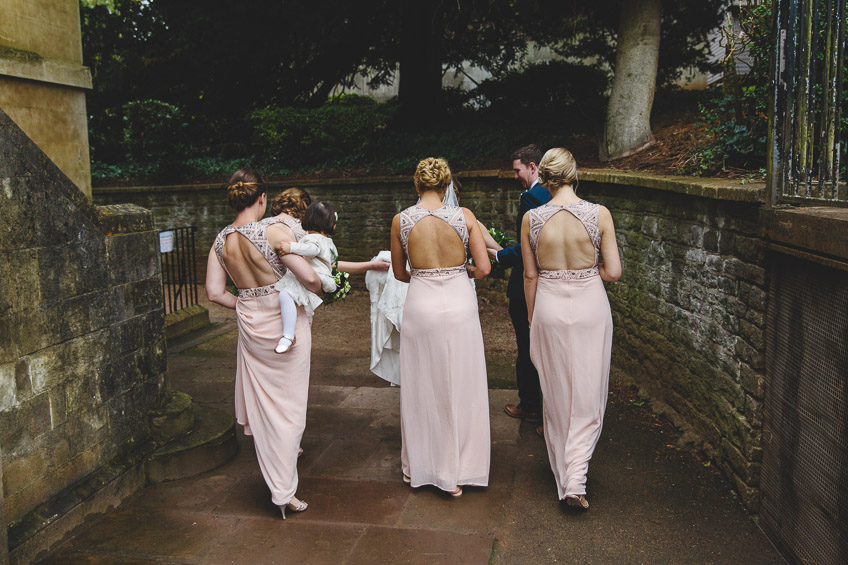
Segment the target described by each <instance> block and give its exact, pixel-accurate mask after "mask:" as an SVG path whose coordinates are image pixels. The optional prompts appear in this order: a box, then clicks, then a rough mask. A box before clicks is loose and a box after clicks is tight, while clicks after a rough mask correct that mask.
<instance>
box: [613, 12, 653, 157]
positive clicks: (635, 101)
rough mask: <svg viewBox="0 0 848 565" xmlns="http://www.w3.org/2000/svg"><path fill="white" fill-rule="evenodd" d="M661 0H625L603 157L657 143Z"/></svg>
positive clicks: (620, 22)
mask: <svg viewBox="0 0 848 565" xmlns="http://www.w3.org/2000/svg"><path fill="white" fill-rule="evenodd" d="M661 18H662V0H625V1H624V2H622V7H621V20H620V21H619V25H618V47H617V50H616V54H615V77H614V78H613V82H612V92H611V94H610V99H609V106H608V107H607V119H606V124H605V127H604V135H603V138H602V139H601V146H600V148H599V156H600V159H601V161H609V160H610V159H619V158H621V157H626V156H628V155H632V154H634V153H638V152H639V151H641V150H643V149H645V148H646V147H649V146H651V145H653V144H654V135H653V134H652V133H651V106H652V105H653V103H654V90H655V89H656V83H657V61H658V60H659V51H660V50H659V47H660V20H661Z"/></svg>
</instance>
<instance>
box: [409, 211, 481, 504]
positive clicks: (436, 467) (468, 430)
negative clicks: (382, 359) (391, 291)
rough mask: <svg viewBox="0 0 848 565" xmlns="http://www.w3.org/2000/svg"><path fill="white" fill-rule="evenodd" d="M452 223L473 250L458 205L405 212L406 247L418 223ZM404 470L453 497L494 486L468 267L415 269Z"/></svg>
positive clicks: (414, 482) (416, 484)
mask: <svg viewBox="0 0 848 565" xmlns="http://www.w3.org/2000/svg"><path fill="white" fill-rule="evenodd" d="M427 216H434V217H436V218H439V219H442V220H444V221H445V222H447V223H448V224H450V225H451V226H452V227H453V228H454V230H456V232H457V234H458V235H459V236H460V238H461V239H462V241H463V243H464V244H465V246H466V248H467V246H468V228H467V226H466V225H465V216H464V214H463V212H462V209H461V208H459V207H457V206H443V207H441V208H438V209H436V210H427V209H425V208H421V207H420V206H412V207H411V208H407V209H406V210H404V211H403V212H401V242H402V244H403V247H404V250H406V247H407V243H408V240H409V233H410V232H411V231H412V228H413V227H414V226H415V224H416V222H418V221H419V220H420V219H422V218H424V217H427ZM400 403H401V408H400V415H401V438H402V447H401V465H402V467H403V473H404V474H405V475H407V476H408V477H410V478H411V486H413V487H419V486H422V485H434V486H436V487H438V488H440V489H442V490H444V491H448V492H452V491H455V490H456V489H457V487H458V486H461V485H474V486H487V485H488V484H489V458H490V436H489V397H488V382H487V378H486V357H485V353H484V351H483V333H482V331H481V329H480V317H479V313H478V310H477V296H476V294H475V292H474V289H473V287H472V286H471V281H470V280H469V278H468V273H467V271H466V269H465V265H464V264H463V265H458V266H456V267H449V268H444V269H413V270H412V281H411V282H410V285H409V292H408V293H407V296H406V303H405V305H404V310H403V325H402V327H401V332H400Z"/></svg>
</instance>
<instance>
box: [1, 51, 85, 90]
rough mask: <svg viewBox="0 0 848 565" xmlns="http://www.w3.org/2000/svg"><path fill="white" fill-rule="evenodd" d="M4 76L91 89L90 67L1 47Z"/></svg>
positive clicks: (2, 72) (2, 73)
mask: <svg viewBox="0 0 848 565" xmlns="http://www.w3.org/2000/svg"><path fill="white" fill-rule="evenodd" d="M2 75H5V76H8V77H14V78H22V79H27V80H36V81H39V82H48V83H51V84H59V85H62V86H70V87H73V88H83V89H90V88H91V71H89V69H88V67H84V66H82V65H79V64H77V63H73V62H70V61H62V60H59V59H51V58H48V57H43V56H42V55H39V54H38V53H35V52H32V51H24V50H21V49H14V48H12V47H5V46H0V76H2Z"/></svg>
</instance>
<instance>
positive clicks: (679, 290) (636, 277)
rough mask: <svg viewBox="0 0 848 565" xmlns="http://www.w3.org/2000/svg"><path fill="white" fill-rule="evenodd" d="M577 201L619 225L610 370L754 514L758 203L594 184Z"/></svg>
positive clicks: (758, 409)
mask: <svg viewBox="0 0 848 565" xmlns="http://www.w3.org/2000/svg"><path fill="white" fill-rule="evenodd" d="M690 192H691V191H690ZM580 193H581V194H582V195H583V196H584V197H585V198H587V199H589V200H592V201H596V202H599V203H601V204H604V205H605V206H607V207H608V208H609V209H610V211H611V212H612V215H613V219H614V221H615V224H616V236H617V240H618V245H619V249H620V252H621V258H622V267H623V275H622V278H621V280H620V281H619V282H618V283H616V284H614V285H609V284H608V285H607V291H608V293H609V298H610V303H611V305H612V310H613V320H614V324H615V335H614V338H613V360H612V364H613V370H614V371H616V372H618V373H619V374H622V375H626V376H627V377H629V378H632V379H633V380H634V381H635V382H636V383H637V384H638V385H639V386H640V387H642V388H643V389H644V390H645V391H646V392H647V393H648V394H649V395H650V397H651V399H652V400H653V401H655V402H656V406H657V407H659V408H660V409H662V410H664V411H665V412H666V413H667V414H668V415H669V416H670V417H671V418H672V419H673V420H674V421H675V422H676V423H677V424H679V425H680V426H681V427H683V428H684V429H688V430H691V431H692V432H694V435H692V434H689V435H688V437H689V438H690V439H692V440H693V441H694V442H695V443H696V444H697V445H698V447H701V448H703V449H705V450H706V451H707V452H708V453H709V454H710V455H712V456H713V457H714V458H715V459H716V460H717V461H718V462H719V464H720V465H721V468H722V470H723V471H724V473H725V475H726V476H727V477H728V478H730V479H731V480H732V481H733V482H734V484H735V486H736V488H737V490H738V492H739V493H740V494H741V496H742V498H743V500H744V502H745V504H746V506H747V507H748V508H749V510H751V511H753V512H756V511H757V510H758V507H759V488H758V487H759V478H760V464H761V459H762V446H761V441H762V423H763V386H764V380H765V377H764V368H765V364H764V327H765V311H766V310H765V309H766V284H765V283H766V280H765V279H766V271H765V250H764V248H763V246H762V245H761V242H760V240H759V238H758V231H757V230H758V212H759V208H760V204H759V203H758V202H757V201H756V200H757V199H758V196H757V194H755V193H753V192H751V191H750V190H744V189H740V191H739V192H738V193H737V195H736V196H738V197H739V198H740V199H741V201H739V200H731V199H726V198H722V199H717V198H713V197H705V196H702V195H693V194H682V193H680V192H676V191H674V190H656V189H654V188H644V187H637V186H626V185H621V184H608V183H598V182H583V183H581V185H580ZM702 194H703V193H702ZM728 196H732V195H728Z"/></svg>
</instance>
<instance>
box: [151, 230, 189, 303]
mask: <svg viewBox="0 0 848 565" xmlns="http://www.w3.org/2000/svg"><path fill="white" fill-rule="evenodd" d="M195 231H196V228H195V227H194V226H186V227H183V228H168V229H166V230H161V231H160V232H159V251H160V252H161V254H160V256H161V258H162V291H163V293H164V295H165V312H166V313H170V312H176V311H177V310H181V309H183V308H187V307H188V306H191V305H193V304H197V258H196V256H195V253H194V232H195Z"/></svg>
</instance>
